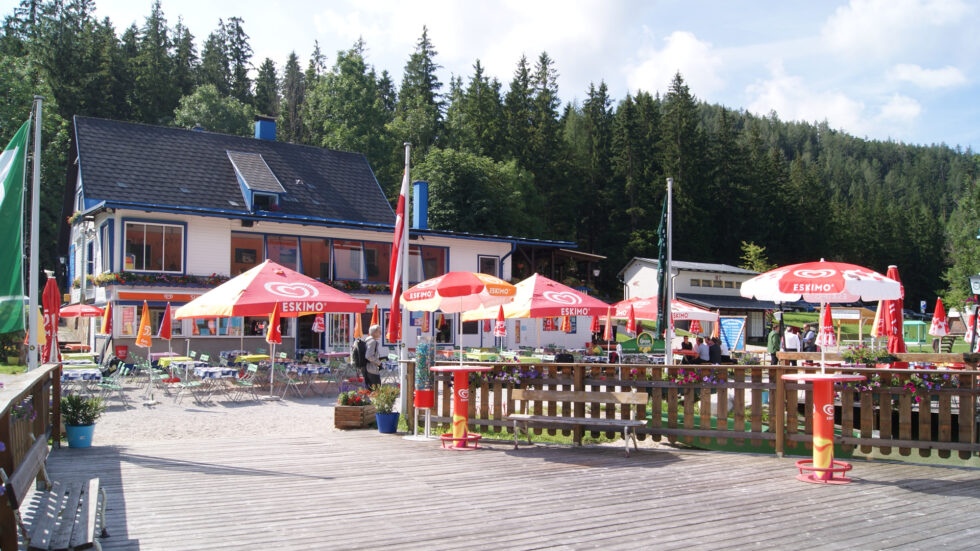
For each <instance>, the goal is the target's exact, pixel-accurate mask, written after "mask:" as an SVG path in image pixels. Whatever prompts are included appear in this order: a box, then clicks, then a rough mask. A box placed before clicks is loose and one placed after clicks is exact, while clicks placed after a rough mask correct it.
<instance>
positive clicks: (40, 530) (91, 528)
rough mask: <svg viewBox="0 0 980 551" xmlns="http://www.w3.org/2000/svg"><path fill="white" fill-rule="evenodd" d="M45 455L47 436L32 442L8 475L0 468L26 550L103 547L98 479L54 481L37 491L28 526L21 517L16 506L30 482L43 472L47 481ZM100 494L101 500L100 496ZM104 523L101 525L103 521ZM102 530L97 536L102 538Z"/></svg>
mask: <svg viewBox="0 0 980 551" xmlns="http://www.w3.org/2000/svg"><path fill="white" fill-rule="evenodd" d="M47 457H48V442H47V438H46V437H45V438H40V439H38V440H37V441H35V442H34V444H32V445H31V448H30V450H29V451H28V452H27V454H26V455H25V456H24V458H23V459H22V460H21V462H20V464H19V465H18V466H17V468H16V469H15V470H14V472H13V474H12V475H10V477H9V478H8V477H7V474H6V473H5V472H4V471H3V469H0V478H2V479H3V483H4V488H5V490H6V494H7V499H8V500H9V501H10V506H11V508H13V509H14V511H17V523H18V525H19V527H20V530H21V533H22V534H23V535H24V538H25V539H26V540H27V543H28V549H30V550H31V551H34V550H49V549H59V550H60V549H65V550H69V549H89V548H92V547H95V548H96V549H100V550H101V549H102V546H101V545H99V542H98V541H97V540H96V535H95V534H96V524H97V523H104V519H105V490H103V489H101V488H100V487H99V479H98V478H93V479H87V480H78V481H72V482H53V483H49V484H48V486H47V488H48V489H47V491H41V492H38V495H37V497H38V500H37V509H36V511H35V513H34V516H33V518H32V520H31V526H30V527H29V528H28V527H27V526H25V525H24V522H23V520H22V519H21V516H20V512H19V508H20V506H21V505H22V504H23V503H24V499H25V498H26V497H27V494H28V491H29V490H30V487H31V484H32V483H33V482H34V480H35V479H36V478H37V476H38V474H39V473H40V474H42V475H43V478H44V481H45V482H48V475H47V471H46V470H45V468H44V463H45V461H46V460H47ZM100 497H101V503H100V500H99V498H100ZM103 526H104V524H103ZM105 536H106V534H105V529H104V528H103V529H102V530H101V533H100V534H99V537H105Z"/></svg>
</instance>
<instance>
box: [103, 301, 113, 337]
mask: <svg viewBox="0 0 980 551" xmlns="http://www.w3.org/2000/svg"><path fill="white" fill-rule="evenodd" d="M102 333H103V334H104V335H111V334H112V303H111V302H110V303H109V304H106V305H105V315H103V316H102Z"/></svg>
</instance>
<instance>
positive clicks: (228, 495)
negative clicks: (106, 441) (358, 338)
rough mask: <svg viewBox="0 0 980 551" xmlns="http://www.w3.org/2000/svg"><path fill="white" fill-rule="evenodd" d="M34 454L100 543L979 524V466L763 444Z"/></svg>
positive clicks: (712, 538)
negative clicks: (784, 452)
mask: <svg viewBox="0 0 980 551" xmlns="http://www.w3.org/2000/svg"><path fill="white" fill-rule="evenodd" d="M48 465H49V467H48V469H49V472H50V473H51V476H52V478H54V479H62V480H66V479H70V478H73V477H79V476H98V477H100V478H101V480H102V484H103V486H104V487H105V489H106V491H107V493H108V497H109V507H108V513H107V514H108V522H107V529H108V531H109V533H110V537H109V538H107V539H104V540H103V541H102V546H103V549H105V550H106V551H111V550H137V549H138V550H157V549H161V550H162V549H168V550H170V549H181V550H194V549H207V550H221V549H229V550H230V549H243V548H246V547H247V548H252V549H272V548H277V549H381V548H384V549H389V548H390V549H447V550H448V549H460V550H463V549H466V550H470V549H474V548H477V549H584V548H603V549H638V548H649V549H701V548H704V549H708V548H710V549H744V548H749V547H758V546H765V547H767V548H772V549H787V548H798V549H839V548H840V547H841V546H846V548H848V549H888V548H896V549H923V548H937V547H943V548H950V549H955V548H968V547H974V546H976V545H977V541H978V539H977V538H978V535H980V529H977V528H975V527H974V525H975V519H976V518H977V517H978V514H980V471H977V470H975V469H963V468H949V467H930V466H918V465H908V464H891V463H868V462H860V461H858V462H855V463H854V470H853V471H851V472H852V474H853V478H854V479H855V482H854V483H853V484H850V485H846V486H832V487H828V486H816V485H812V484H805V483H802V482H798V481H797V480H795V478H794V475H795V469H794V466H793V460H791V459H776V458H774V457H772V456H755V455H745V454H726V453H717V452H700V451H684V450H672V449H641V450H640V451H639V452H638V453H634V454H633V456H632V457H630V458H629V459H626V458H624V457H623V455H622V448H621V447H605V448H568V447H559V446H537V447H530V448H522V449H520V450H517V451H515V450H513V449H512V447H511V446H510V445H507V444H505V443H494V444H491V445H490V446H489V448H488V449H485V450H481V451H476V452H451V451H444V450H441V449H439V447H438V444H436V443H433V442H427V443H417V442H408V441H404V440H402V439H401V438H400V437H390V436H382V435H379V434H377V433H375V432H373V431H352V432H347V433H330V434H328V435H327V436H325V437H318V438H313V437H285V436H283V437H274V438H263V439H249V438H215V439H211V440H177V441H156V442H147V443H136V444H131V445H127V446H124V447H111V446H105V447H94V448H91V449H88V450H77V449H67V448H65V449H58V450H54V451H53V452H52V454H51V456H50V459H49V462H48ZM25 510H26V511H30V510H32V507H28V506H25ZM28 516H30V515H28Z"/></svg>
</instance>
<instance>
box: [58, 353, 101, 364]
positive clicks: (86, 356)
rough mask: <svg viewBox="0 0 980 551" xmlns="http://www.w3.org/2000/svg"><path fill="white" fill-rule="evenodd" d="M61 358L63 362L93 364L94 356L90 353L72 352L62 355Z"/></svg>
mask: <svg viewBox="0 0 980 551" xmlns="http://www.w3.org/2000/svg"><path fill="white" fill-rule="evenodd" d="M61 358H62V359H64V360H88V361H90V362H94V361H95V354H93V353H91V352H72V353H68V354H62V355H61Z"/></svg>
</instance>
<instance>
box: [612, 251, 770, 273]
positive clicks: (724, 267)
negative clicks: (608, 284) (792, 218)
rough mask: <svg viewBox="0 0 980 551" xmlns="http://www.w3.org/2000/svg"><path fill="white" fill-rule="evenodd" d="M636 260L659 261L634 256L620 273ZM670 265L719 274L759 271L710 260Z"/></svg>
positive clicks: (676, 262)
mask: <svg viewBox="0 0 980 551" xmlns="http://www.w3.org/2000/svg"><path fill="white" fill-rule="evenodd" d="M634 262H643V263H645V264H652V265H654V266H656V265H657V264H658V261H657V259H656V258H643V257H640V256H636V257H633V259H632V260H630V261H629V262H627V263H626V266H624V267H623V269H622V270H620V272H619V275H620V276H622V275H623V273H624V272H626V268H629V267H630V265H631V264H633V263H634ZM670 267H671V268H673V269H674V270H689V271H692V272H712V273H718V274H741V275H753V276H754V275H758V273H759V272H753V271H752V270H746V269H745V268H739V267H738V266H731V265H729V264H712V263H710V262H685V261H683V260H673V261H671V263H670Z"/></svg>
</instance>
